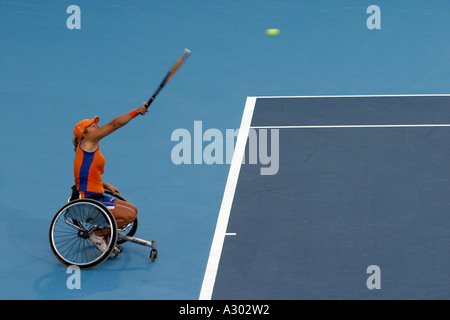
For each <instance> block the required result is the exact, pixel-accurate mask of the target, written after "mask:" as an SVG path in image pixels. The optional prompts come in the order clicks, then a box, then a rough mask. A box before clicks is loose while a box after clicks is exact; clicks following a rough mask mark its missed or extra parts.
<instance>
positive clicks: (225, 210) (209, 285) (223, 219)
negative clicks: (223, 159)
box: [199, 94, 450, 300]
mask: <svg viewBox="0 0 450 320" xmlns="http://www.w3.org/2000/svg"><path fill="white" fill-rule="evenodd" d="M434 96H436V97H440V96H445V97H446V96H450V95H449V94H411V95H407V94H405V95H340V96H339V95H337V96H286V97H282V96H275V97H247V100H246V103H245V108H244V113H243V115H242V121H241V126H240V128H239V133H238V138H237V141H236V147H235V150H234V154H233V159H232V161H231V166H230V172H229V173H228V179H227V183H226V186H225V191H224V195H223V198H222V204H221V206H220V211H219V217H218V219H217V224H216V230H215V232H214V238H213V241H212V244H211V250H210V254H209V258H208V263H207V266H206V271H205V275H204V277H203V283H202V287H201V290H200V296H199V300H211V298H212V293H213V290H214V284H215V281H216V276H217V270H218V268H219V262H220V256H221V254H222V248H223V243H224V240H225V236H227V235H235V234H231V233H227V232H226V230H227V226H228V220H229V217H230V211H231V206H232V204H233V200H234V194H235V191H236V185H237V182H238V178H239V172H240V170H241V164H242V159H243V157H244V153H245V146H246V144H247V138H248V133H249V131H250V128H253V129H272V128H274V129H275V128H279V129H284V128H286V129H289V128H294V129H314V128H393V127H449V126H450V124H410V125H325V126H261V127H258V126H254V127H251V126H250V124H251V120H252V118H253V111H254V109H255V104H256V100H257V99H258V98H261V99H265V98H355V97H356V98H357V97H434Z"/></svg>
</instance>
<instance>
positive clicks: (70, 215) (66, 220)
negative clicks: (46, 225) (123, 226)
mask: <svg viewBox="0 0 450 320" xmlns="http://www.w3.org/2000/svg"><path fill="white" fill-rule="evenodd" d="M102 229H110V230H111V232H110V236H109V240H108V243H106V250H104V251H101V250H99V249H97V247H96V246H95V244H94V243H93V242H92V240H91V237H92V236H93V235H94V234H95V232H96V231H98V230H102ZM49 240H50V246H51V248H52V250H53V253H54V254H55V256H56V257H57V258H58V259H59V260H60V261H61V262H62V263H64V264H65V265H76V266H78V267H79V268H80V269H90V268H93V267H95V266H98V265H99V264H101V263H102V262H104V261H105V260H106V259H107V258H108V257H109V256H110V254H111V253H112V251H113V249H114V246H115V245H116V242H117V225H116V220H115V218H114V216H113V215H112V213H111V212H110V211H109V210H108V209H107V208H106V207H105V206H104V205H103V204H101V203H100V202H98V201H95V200H92V199H77V200H74V201H71V202H69V203H67V204H65V205H64V206H63V207H62V208H61V209H59V211H58V212H57V213H56V215H55V216H54V218H53V220H52V223H51V225H50V231H49Z"/></svg>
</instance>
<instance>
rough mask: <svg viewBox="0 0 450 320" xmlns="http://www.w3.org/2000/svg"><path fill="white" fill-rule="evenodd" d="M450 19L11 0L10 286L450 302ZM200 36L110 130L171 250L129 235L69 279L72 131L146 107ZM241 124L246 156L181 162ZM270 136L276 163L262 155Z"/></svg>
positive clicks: (108, 152)
mask: <svg viewBox="0 0 450 320" xmlns="http://www.w3.org/2000/svg"><path fill="white" fill-rule="evenodd" d="M372 4H374V5H377V6H378V7H379V9H380V10H381V13H380V14H381V15H379V16H378V18H377V19H381V20H379V21H381V29H370V28H368V26H367V23H368V21H369V22H370V21H372V22H373V20H371V19H372V18H371V16H372V15H373V13H372V12H369V13H368V12H367V10H368V8H369V6H370V5H372ZM72 5H76V6H78V7H79V9H80V19H81V20H80V21H78V22H79V26H80V29H69V28H68V25H69V26H70V23H72V22H74V20H71V19H72V18H75V17H72V15H73V14H74V11H70V10H69V12H68V9H69V7H70V6H72ZM449 21H450V7H449V2H448V1H447V0H434V1H419V0H414V1H390V0H379V1H376V2H373V3H372V2H369V3H362V2H361V1H360V0H350V1H341V0H319V1H298V0H285V1H278V0H260V1H254V0H229V1H221V0H214V1H210V0H192V1H177V0H166V1H142V0H96V1H92V0H78V1H66V0H48V1H32V0H18V1H12V0H0V28H1V30H2V31H1V32H0V110H1V116H0V150H1V157H0V212H1V214H2V220H1V223H0V226H1V232H0V254H1V257H2V261H1V262H0V299H44V300H46V299H48V300H50V299H148V300H152V299H154V300H157V299H167V300H184V299H186V300H198V299H199V298H200V299H222V298H223V299H225V298H226V299H233V298H235V299H239V298H248V299H252V298H268V299H302V298H305V299H307V298H352V297H356V298H358V297H361V298H367V299H372V298H396V297H399V298H403V297H404V298H416V297H419V298H420V297H423V298H435V297H438V298H448V297H449V290H448V288H447V286H446V284H447V283H448V269H449V268H448V264H449V257H448V231H446V230H448V215H447V212H448V205H449V204H448V200H447V198H446V194H448V171H449V170H448V142H447V141H448V130H449V128H448V127H447V126H439V125H447V124H448V123H450V122H449V119H448V117H449V111H448V107H449V103H448V96H447V95H446V94H448V93H449V88H450V79H449V77H448V75H449V74H450V65H449V64H448V52H450V42H449V41H448V38H449V28H448V23H449ZM68 23H69V24H68ZM268 28H278V29H280V34H279V35H278V36H276V37H268V36H267V35H266V32H265V31H266V29H268ZM184 48H188V49H190V50H191V51H192V54H191V56H190V57H189V59H188V60H187V62H186V63H185V64H184V65H183V66H182V67H181V69H180V70H179V71H178V73H177V74H176V75H175V76H174V77H173V78H172V80H171V81H170V82H169V83H168V84H167V86H166V87H165V88H164V89H163V91H162V92H161V93H160V95H159V96H158V97H157V99H156V100H155V102H154V103H153V104H152V106H151V109H150V111H149V113H148V114H147V115H146V116H145V117H138V118H136V119H134V120H132V122H130V123H129V124H128V125H126V126H125V127H123V128H121V129H120V130H119V131H118V132H115V133H114V134H113V135H111V136H108V137H107V138H105V139H104V140H102V143H101V150H102V153H103V155H104V156H105V158H106V165H105V173H104V175H103V180H104V181H105V182H108V183H111V184H112V185H113V186H115V187H117V188H118V189H119V190H120V191H121V193H122V194H123V195H124V196H125V197H126V198H127V199H128V200H129V201H130V202H132V203H133V204H135V205H136V206H137V208H138V209H139V213H138V217H139V228H138V231H137V233H136V236H137V237H141V238H143V239H146V240H153V239H154V240H156V241H157V243H158V259H157V260H156V262H155V263H152V262H151V261H150V259H149V258H148V255H149V248H146V247H142V246H138V245H135V244H129V243H126V244H124V252H123V253H122V254H121V255H120V256H119V257H118V258H117V259H115V260H108V261H106V262H105V263H103V264H101V265H100V266H98V267H97V268H95V269H92V270H86V271H82V272H81V289H70V288H68V286H67V280H68V279H69V277H70V276H71V274H70V273H67V269H66V268H65V266H64V265H62V264H61V263H60V262H59V261H58V260H57V259H56V258H55V257H54V255H53V254H52V251H51V249H50V246H49V240H48V230H49V226H50V222H51V220H52V217H53V215H54V214H55V213H56V212H57V211H58V210H59V209H60V208H61V207H62V206H63V205H64V204H65V203H66V202H67V199H68V197H69V196H70V193H71V190H70V187H71V186H72V185H73V183H74V181H73V158H74V152H73V146H72V137H73V127H74V125H75V124H76V123H77V122H78V121H80V120H81V119H85V118H92V117H94V116H95V115H98V116H99V117H100V122H99V125H104V124H106V123H108V122H109V121H111V120H112V119H114V118H115V117H117V116H119V115H122V114H125V113H128V112H129V111H130V110H131V109H133V108H136V107H138V106H139V105H141V104H142V102H143V101H146V100H147V99H148V98H149V97H150V96H151V95H152V93H153V92H154V90H155V89H156V88H157V86H158V85H159V83H160V82H161V80H162V78H163V77H164V76H165V75H166V73H167V71H168V69H169V67H170V66H171V65H172V64H173V63H174V61H175V59H176V58H177V57H178V56H179V55H180V54H181V53H182V52H183V49H184ZM368 95H370V96H368ZM399 95H405V96H399ZM318 96H320V97H318ZM381 96H382V97H381ZM247 97H249V98H247ZM255 97H266V98H255ZM270 97H271V98H270ZM308 97H310V98H308ZM251 106H253V107H251ZM199 121H201V124H202V128H203V130H202V132H201V135H200V136H198V135H195V125H196V124H197V123H200V122H199ZM352 125H353V126H354V127H350V126H352ZM417 125H425V126H417ZM429 125H431V126H429ZM320 126H325V127H320ZM338 126H342V127H338ZM361 126H365V127H361ZM384 126H387V127H384ZM288 127H289V128H288ZM238 128H240V130H239V136H238V138H237V139H236V148H235V149H234V151H235V152H234V155H233V154H231V156H232V158H233V159H237V158H239V157H238V156H239V154H240V155H242V156H243V155H244V154H245V156H246V158H245V159H246V160H247V161H246V162H245V163H244V164H243V165H242V166H236V165H234V164H240V162H239V161H238V163H234V162H236V160H233V161H234V162H231V163H230V162H228V161H223V163H213V164H207V163H206V162H205V161H202V163H201V164H194V163H193V162H191V163H190V164H188V163H181V164H177V163H175V162H176V161H174V160H173V158H172V154H173V150H174V148H175V147H176V145H177V143H179V141H174V140H173V139H172V137H173V133H174V132H180V131H179V130H180V129H181V130H182V132H188V133H190V134H191V137H192V142H193V143H192V145H191V147H192V149H191V155H192V156H194V154H195V152H196V151H195V150H194V144H195V143H194V142H195V141H197V142H198V141H199V140H198V139H199V138H200V144H199V145H200V156H202V154H204V152H208V150H209V151H211V148H209V149H208V147H210V146H211V145H212V143H213V142H214V143H215V142H217V141H212V139H209V140H208V138H207V136H206V134H205V133H207V132H209V133H211V132H212V133H214V132H215V133H217V132H219V133H221V134H222V137H223V138H225V136H226V135H225V133H226V132H227V130H237V129H238ZM209 129H212V130H211V131H208V130H209ZM177 130H178V131H177ZM246 131H248V132H247V133H246ZM203 134H205V135H203ZM265 134H266V136H264V135H265ZM255 135H256V137H257V138H258V139H260V138H261V139H262V140H267V147H268V148H267V150H265V151H267V152H269V151H270V150H271V148H272V146H273V147H275V146H278V147H279V150H278V151H279V152H278V153H276V154H277V155H278V156H279V157H278V158H275V157H274V155H275V153H274V155H271V154H270V152H269V153H266V154H264V153H263V157H261V156H260V154H259V153H254V150H246V149H245V142H246V137H247V136H250V137H254V136H255ZM263 138H265V139H263ZM224 142H225V141H224ZM197 146H198V144H197ZM261 146H264V144H261ZM223 147H225V144H224V145H223ZM197 151H198V150H197ZM215 151H219V150H218V149H216V150H215ZM225 151H226V150H225V149H224V150H223V155H225ZM202 152H203V153H202ZM252 152H253V153H252ZM258 152H259V150H258ZM211 155H212V154H211ZM214 155H217V154H214ZM264 156H265V157H264ZM255 157H256V158H255ZM255 159H256V160H257V161H256V163H255V164H253V161H254V160H255ZM202 160H205V159H202ZM224 160H225V159H224ZM261 170H262V171H261ZM236 171H238V172H236ZM261 172H263V173H264V172H265V173H272V174H266V175H261ZM237 173H239V174H237ZM230 179H232V180H233V181H234V185H235V187H236V188H235V190H234V189H233V190H231V189H230V188H229V186H230V184H229V182H230ZM231 191H233V192H232V194H231ZM234 191H235V192H234ZM227 207H228V208H229V211H228V213H229V220H228V219H227V220H226V221H227V224H226V225H224V224H222V223H218V222H220V221H222V218H223V217H224V212H225V214H226V212H227V211H226V210H224V208H227ZM218 225H219V226H220V227H219V229H220V233H217V232H216V229H217V226H218ZM217 234H219V235H220V236H221V237H222V240H224V241H223V243H221V242H222V241H221V239H220V236H219V237H218V236H217ZM217 243H219V244H220V246H217ZM211 253H213V255H211ZM217 253H220V255H218V256H217V255H216V256H214V254H217ZM211 261H214V263H212V262H211ZM370 265H377V266H379V268H380V270H381V278H380V279H381V289H380V290H378V289H374V290H369V289H367V286H366V280H367V279H368V277H369V276H370V274H367V273H366V270H367V267H368V266H370ZM211 270H212V271H214V272H211ZM242 279H245V280H246V282H244V281H241V280H242ZM412 280H414V281H412ZM280 288H282V290H281V289H280Z"/></svg>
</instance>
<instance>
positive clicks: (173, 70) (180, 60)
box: [147, 49, 191, 109]
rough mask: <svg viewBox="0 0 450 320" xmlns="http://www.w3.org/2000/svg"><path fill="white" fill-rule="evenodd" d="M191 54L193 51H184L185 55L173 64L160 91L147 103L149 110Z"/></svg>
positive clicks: (160, 86) (159, 88) (157, 90)
mask: <svg viewBox="0 0 450 320" xmlns="http://www.w3.org/2000/svg"><path fill="white" fill-rule="evenodd" d="M190 54H191V51H190V50H189V49H184V52H183V54H182V55H181V56H180V57H179V58H178V59H177V61H175V63H174V64H173V66H172V68H170V70H169V72H168V73H167V75H166V76H165V78H164V80H163V81H162V82H161V84H160V85H159V87H158V89H156V91H155V93H154V94H153V95H152V97H151V98H150V99H148V101H147V103H148V105H147V109H148V107H149V106H150V104H151V103H152V102H153V100H155V98H156V96H157V95H158V93H159V92H160V91H161V89H162V88H164V86H165V85H166V83H167V82H169V80H170V79H171V78H172V77H173V75H174V74H175V72H177V71H178V69H180V67H181V66H182V64H183V63H184V62H185V61H186V59H187V58H188V57H189V55H190Z"/></svg>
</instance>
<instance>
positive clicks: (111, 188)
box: [103, 182, 120, 195]
mask: <svg viewBox="0 0 450 320" xmlns="http://www.w3.org/2000/svg"><path fill="white" fill-rule="evenodd" d="M103 188H105V189H107V190H109V191H111V192H112V194H113V195H115V194H116V192H117V193H120V192H119V190H117V189H116V188H115V187H113V186H112V185H110V184H109V183H105V182H104V183H103Z"/></svg>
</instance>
